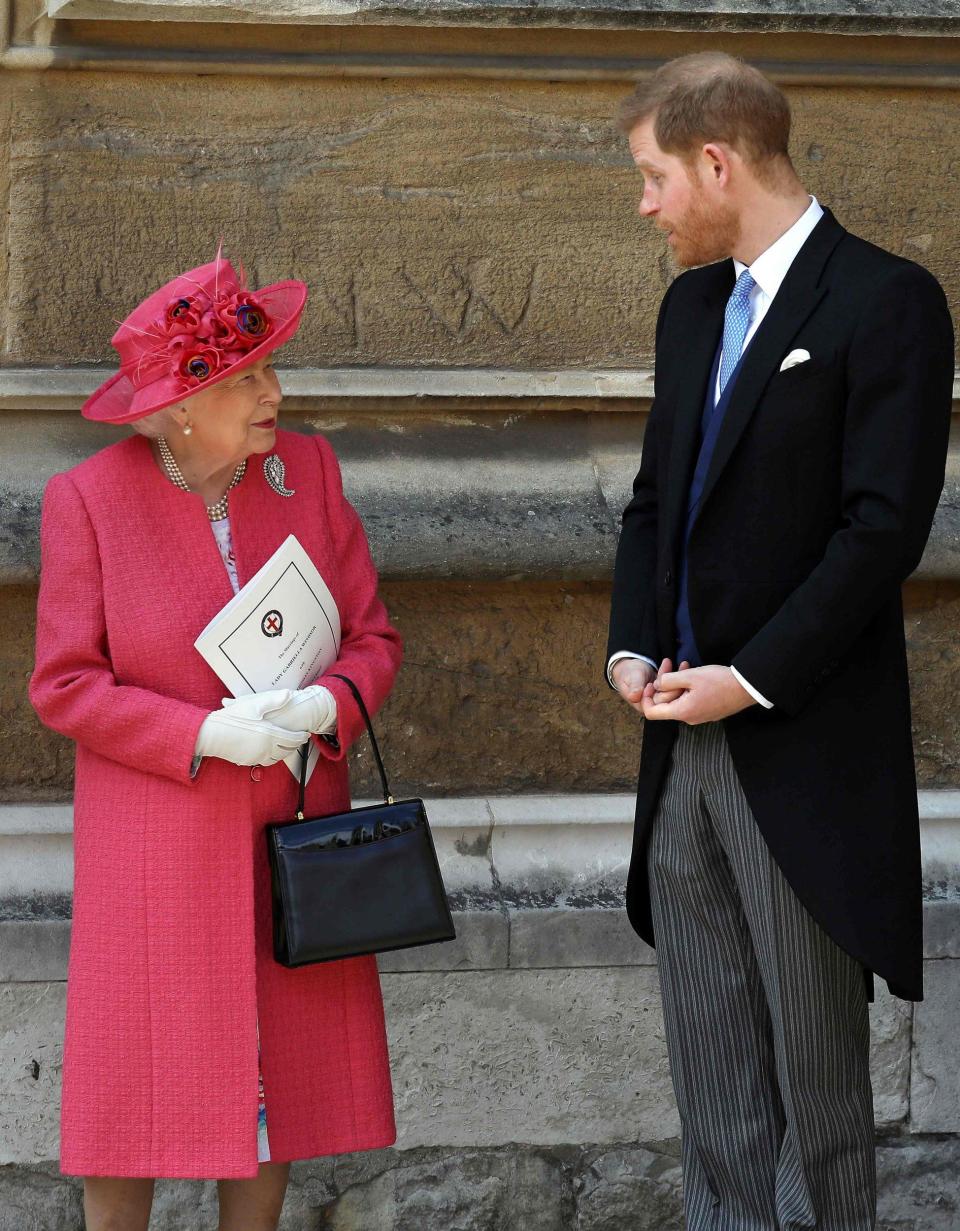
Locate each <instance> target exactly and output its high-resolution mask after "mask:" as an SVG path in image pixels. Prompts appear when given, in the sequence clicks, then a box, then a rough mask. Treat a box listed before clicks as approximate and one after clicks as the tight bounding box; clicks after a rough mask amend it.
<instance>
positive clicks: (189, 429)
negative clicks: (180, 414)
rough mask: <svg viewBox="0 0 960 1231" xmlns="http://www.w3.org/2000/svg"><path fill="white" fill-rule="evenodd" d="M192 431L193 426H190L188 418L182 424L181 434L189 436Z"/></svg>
mask: <svg viewBox="0 0 960 1231" xmlns="http://www.w3.org/2000/svg"><path fill="white" fill-rule="evenodd" d="M192 433H193V428H192V427H191V426H190V420H189V419H188V420H187V421H186V423H185V424H184V425H183V434H184V436H190V435H192Z"/></svg>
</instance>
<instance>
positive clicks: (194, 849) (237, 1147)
mask: <svg viewBox="0 0 960 1231" xmlns="http://www.w3.org/2000/svg"><path fill="white" fill-rule="evenodd" d="M276 453H277V454H278V455H279V456H280V458H281V460H282V461H283V462H284V465H285V467H286V485H287V487H289V488H291V489H292V490H293V491H294V492H295V495H294V496H293V497H291V498H289V499H285V498H283V497H281V496H279V495H277V493H275V492H274V491H273V490H272V489H271V488H270V487H269V486H268V484H267V482H266V480H265V478H264V476H263V473H262V458H259V457H256V456H255V457H252V458H251V459H250V465H249V466H248V469H247V474H246V476H245V478H244V479H243V481H242V482H241V483H240V484H239V485H238V486H237V487H236V488H234V489H233V490H232V491H231V493H230V496H229V518H230V526H231V530H232V538H233V549H234V553H235V562H236V571H237V578H238V582H239V584H240V585H242V584H244V582H245V581H246V580H247V579H249V577H251V576H252V574H253V573H254V572H256V570H257V569H258V568H259V567H260V566H261V565H262V564H263V563H264V562H265V561H266V560H267V559H268V558H269V556H270V555H271V554H272V553H273V552H274V551H275V550H276V548H277V547H278V546H279V545H280V543H281V542H283V540H284V539H285V538H286V537H287V535H288V534H290V533H293V534H295V535H296V536H297V538H298V539H299V541H300V542H301V543H302V544H303V546H304V548H305V549H306V550H307V552H308V553H309V554H310V556H311V558H312V559H313V560H314V562H315V563H316V565H317V567H318V568H319V570H320V572H321V573H322V574H323V576H324V578H325V580H326V581H327V584H328V585H329V587H330V590H331V592H332V593H333V596H334V598H335V599H336V601H337V605H338V607H339V609H340V613H341V617H342V624H343V641H342V647H341V653H340V657H339V659H338V661H337V663H336V665H335V667H334V668H333V670H336V671H340V672H342V673H343V674H345V675H348V676H350V677H351V678H352V679H353V680H354V682H355V683H356V685H357V687H358V688H359V689H360V691H361V693H362V694H363V696H364V698H365V699H366V701H367V703H368V705H370V707H371V708H372V709H376V708H378V707H379V706H380V705H381V704H382V702H383V700H384V699H385V697H386V696H387V694H388V692H389V690H390V688H391V685H392V683H393V680H394V676H395V674H396V671H397V668H398V665H399V662H400V654H401V651H400V640H399V637H398V635H397V633H396V631H395V630H394V629H393V628H392V626H391V625H390V622H389V620H388V618H387V614H386V611H385V610H384V608H383V605H382V603H381V602H380V600H379V598H378V597H377V592H376V591H377V580H376V573H375V571H374V568H373V564H372V562H371V560H370V555H369V551H368V548H367V544H366V538H365V536H364V533H363V529H362V527H361V525H360V522H359V519H358V518H357V515H356V513H355V512H354V510H353V509H352V508H351V506H350V505H349V503H348V502H347V500H346V499H345V497H344V495H343V490H342V486H341V480H340V472H339V467H338V465H337V461H336V458H335V456H334V453H333V450H332V449H331V447H330V445H329V444H328V443H327V442H326V441H325V440H323V439H322V438H321V437H303V436H300V435H297V434H294V433H289V432H278V434H277V447H276ZM41 541H42V574H41V585H40V598H39V604H38V618H37V652H36V666H35V670H34V673H33V677H32V679H31V684H30V693H31V699H32V701H33V703H34V705H35V707H36V709H37V711H38V713H39V715H40V717H41V718H42V720H43V721H44V722H46V723H47V724H48V725H49V726H51V727H53V728H54V729H55V730H58V731H61V732H63V733H64V734H65V735H68V736H69V737H70V738H72V739H74V740H75V741H76V743H77V772H76V790H75V798H74V847H75V881H74V921H73V932H72V940H71V953H70V966H69V974H68V988H67V1024H66V1039H65V1047H64V1068H63V1105H62V1115H61V1130H62V1131H61V1167H62V1169H63V1171H64V1172H66V1173H68V1174H76V1175H112V1176H124V1175H127V1176H170V1177H184V1178H188V1177H204V1178H206V1177H212V1178H243V1177H249V1176H253V1175H255V1174H256V1171H257V1140H256V1134H255V1133H254V1132H253V1131H252V1126H253V1124H254V1123H255V1122H256V1119H257V1112H258V1098H257V1077H258V1063H257V1061H258V1046H257V1041H258V1040H257V1032H258V1023H259V1033H260V1044H261V1048H262V1053H261V1063H262V1075H263V1084H264V1089H265V1093H266V1103H267V1106H268V1107H269V1116H270V1138H269V1148H270V1155H271V1158H272V1159H273V1160H274V1161H276V1162H285V1161H289V1160H291V1159H295V1158H308V1157H316V1156H320V1155H329V1154H338V1153H345V1152H349V1151H354V1150H362V1149H371V1148H374V1147H378V1146H384V1145H388V1144H390V1143H392V1141H393V1140H394V1137H395V1128H394V1120H393V1106H392V1095H391V1087H390V1071H389V1060H388V1056H387V1048H386V1032H385V1028H384V1020H383V1005H382V1000H381V996H380V985H379V978H378V975H377V969H376V962H375V960H374V959H373V958H355V959H351V960H348V961H343V962H330V963H324V964H323V965H320V966H311V967H306V968H303V969H301V970H286V969H285V968H284V967H282V966H280V965H279V964H278V963H276V962H275V961H274V959H273V953H272V934H271V933H272V926H271V902H270V883H269V869H268V865H267V858H266V842H265V838H264V826H265V825H266V824H267V823H268V822H269V821H271V820H277V819H284V818H286V817H291V816H292V815H293V809H294V804H295V799H296V783H295V782H294V780H293V778H292V776H291V774H290V772H289V770H288V769H287V768H286V766H285V765H283V764H278V765H276V766H272V767H270V768H266V769H259V768H256V767H254V768H253V769H248V768H245V767H239V766H235V765H230V764H228V763H227V762H225V761H220V760H218V759H216V758H205V759H204V761H203V762H202V764H201V766H200V769H199V772H198V773H197V774H196V777H191V773H190V769H191V761H192V759H193V749H194V746H195V744H196V737H197V731H198V730H199V727H200V724H201V723H202V722H203V719H204V718H205V717H206V715H207V713H209V712H210V710H212V709H215V708H218V707H219V704H220V698H221V697H222V696H223V687H222V685H221V684H220V682H219V680H218V679H217V678H216V676H215V675H214V674H213V672H212V671H211V670H210V669H209V667H207V665H206V663H205V662H204V661H203V660H202V659H201V658H200V656H199V655H198V654H197V653H196V651H195V650H194V649H193V641H194V640H195V638H196V636H197V634H198V633H199V632H200V630H201V629H202V628H203V627H204V626H205V625H206V624H207V623H208V622H209V620H210V619H211V617H212V616H213V615H215V614H216V612H217V611H219V610H220V608H221V607H222V606H223V605H224V603H226V602H227V601H228V599H229V598H230V597H231V595H232V592H233V588H232V586H231V584H230V580H229V578H228V575H227V571H226V569H225V568H224V561H223V560H222V558H221V555H220V551H219V549H218V546H217V543H216V541H215V539H214V535H213V534H211V532H210V523H209V522H208V520H207V517H206V513H205V510H204V508H203V505H202V502H201V501H200V500H199V499H198V498H196V497H194V496H191V495H189V494H188V493H184V492H182V491H179V490H178V489H177V488H175V487H174V486H173V485H172V484H171V483H170V482H169V481H168V480H167V479H166V478H165V477H164V476H163V474H161V472H160V471H159V469H158V468H157V466H156V465H155V463H154V461H153V457H152V454H151V452H150V447H149V444H148V442H147V441H146V440H145V439H144V438H142V437H139V436H134V437H132V438H130V439H128V440H125V441H123V442H121V443H120V444H117V445H112V446H110V447H109V448H107V449H104V450H102V451H101V452H100V453H98V454H96V455H95V456H94V457H92V458H90V459H89V460H87V461H85V462H83V463H81V464H80V465H79V466H77V467H75V468H74V469H73V470H71V471H69V472H67V473H66V474H64V475H57V476H55V477H54V478H53V479H52V480H51V481H50V483H49V485H48V487H47V491H46V494H45V497H44V509H43V523H42V534H41ZM322 682H323V683H324V684H325V685H326V686H327V687H328V688H329V689H330V691H331V692H332V693H333V694H334V697H335V699H336V703H337V731H338V738H339V744H338V745H336V746H334V745H331V744H330V743H328V742H327V741H325V740H318V747H319V751H320V755H321V761H320V764H319V765H318V767H317V770H316V772H315V773H314V774H313V776H312V778H311V780H310V783H309V784H308V787H307V801H306V802H307V808H308V810H309V811H311V812H313V813H315V814H323V813H325V812H332V811H336V810H339V809H342V808H345V807H348V806H349V784H348V778H347V767H346V761H345V753H346V749H347V747H348V746H349V745H350V744H351V743H352V741H353V740H355V739H356V738H357V737H358V736H359V735H360V734H361V732H362V730H363V721H362V718H361V717H360V714H359V713H358V710H357V707H356V704H355V702H354V701H353V698H352V696H351V695H350V693H349V690H348V689H347V687H346V685H344V684H342V683H341V682H340V681H339V680H336V679H332V678H325V679H323V681H322Z"/></svg>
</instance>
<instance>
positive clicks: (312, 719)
mask: <svg viewBox="0 0 960 1231" xmlns="http://www.w3.org/2000/svg"><path fill="white" fill-rule="evenodd" d="M259 702H262V704H258V703H259ZM223 706H224V709H227V708H229V709H230V711H231V713H234V714H237V713H239V714H241V715H242V716H243V717H246V718H269V719H270V721H271V722H272V723H273V725H274V726H275V727H284V728H285V729H286V730H288V731H312V732H313V734H314V735H333V734H334V733H335V732H336V729H337V703H336V701H335V700H334V696H333V693H332V692H331V691H330V689H329V688H324V686H323V685H322V684H310V685H309V686H308V687H306V688H296V689H294V690H292V691H291V690H290V689H287V688H284V689H277V690H275V691H274V692H255V693H251V694H250V695H249V696H246V697H236V698H234V697H224V698H223Z"/></svg>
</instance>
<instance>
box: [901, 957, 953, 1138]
mask: <svg viewBox="0 0 960 1231" xmlns="http://www.w3.org/2000/svg"><path fill="white" fill-rule="evenodd" d="M923 978H924V999H923V1000H922V1001H921V1002H920V1003H919V1004H917V1005H916V1006H915V1007H914V1022H913V1064H912V1078H911V1090H910V1127H911V1128H912V1129H913V1131H914V1132H916V1133H957V1132H960V1054H958V1045H957V1006H958V1005H960V961H954V960H952V959H950V958H940V959H938V960H935V961H928V962H925V963H924V976H923Z"/></svg>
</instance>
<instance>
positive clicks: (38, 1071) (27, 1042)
mask: <svg viewBox="0 0 960 1231" xmlns="http://www.w3.org/2000/svg"><path fill="white" fill-rule="evenodd" d="M65 993H66V985H65V984H63V983H6V984H0V1165H2V1164H4V1163H20V1162H28V1163H32V1162H36V1161H45V1160H47V1159H53V1158H56V1157H57V1156H58V1154H59V1148H58V1125H59V1117H60V1068H61V1063H62V1042H63V1012H64V1005H65V1000H66V995H65Z"/></svg>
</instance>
